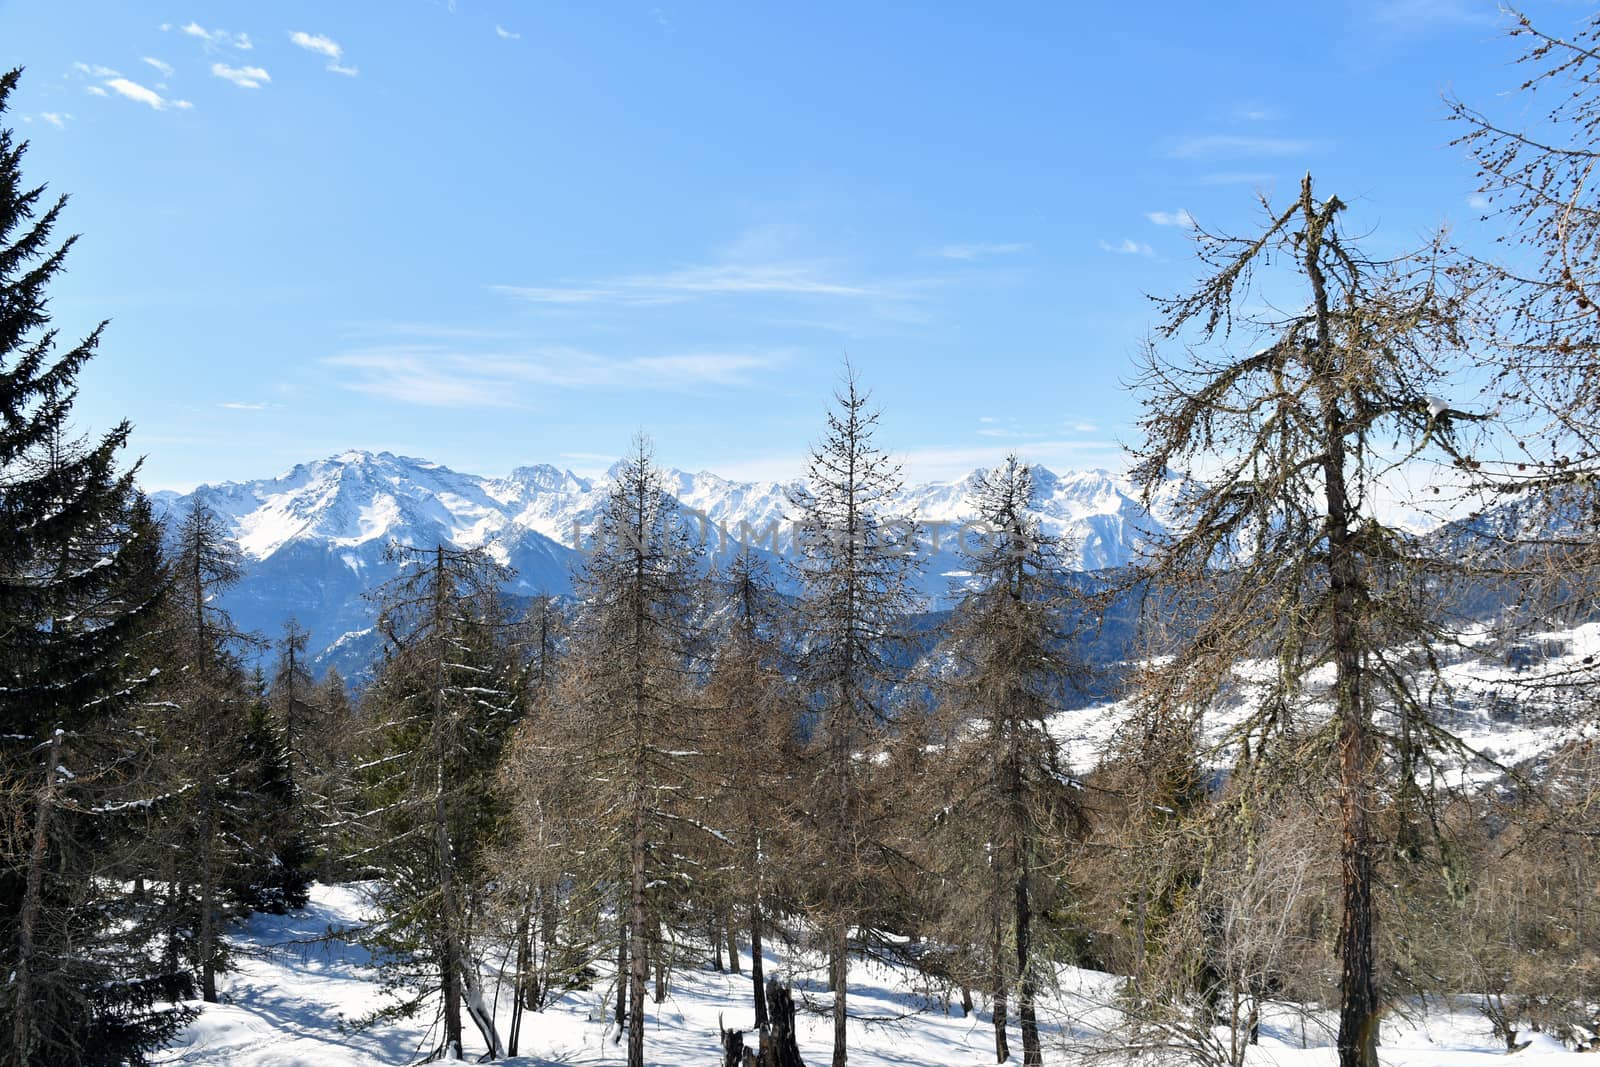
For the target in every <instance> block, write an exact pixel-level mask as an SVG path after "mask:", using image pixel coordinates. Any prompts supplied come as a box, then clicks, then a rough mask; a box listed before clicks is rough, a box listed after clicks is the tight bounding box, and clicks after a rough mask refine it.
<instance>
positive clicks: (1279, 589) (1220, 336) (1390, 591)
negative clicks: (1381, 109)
mask: <svg viewBox="0 0 1600 1067" xmlns="http://www.w3.org/2000/svg"><path fill="white" fill-rule="evenodd" d="M1343 209H1344V204H1343V202H1342V201H1340V200H1338V199H1337V198H1329V199H1326V200H1322V199H1318V198H1317V197H1316V196H1315V195H1314V193H1313V190H1312V184H1311V178H1310V176H1309V175H1308V176H1307V177H1306V179H1305V181H1304V182H1303V183H1302V185H1301V188H1300V193H1299V196H1298V197H1297V198H1296V199H1295V200H1294V201H1293V202H1292V203H1291V204H1289V205H1288V206H1287V207H1285V208H1283V209H1282V210H1279V211H1274V212H1272V213H1270V215H1269V222H1268V225H1267V226H1266V228H1265V229H1264V231H1263V232H1262V233H1260V234H1258V235H1254V236H1251V237H1247V238H1225V237H1219V236H1214V235H1210V234H1207V233H1205V232H1204V231H1201V232H1200V233H1199V235H1198V237H1197V240H1198V242H1199V246H1200V254H1201V258H1202V260H1203V262H1204V263H1205V264H1206V265H1207V266H1208V267H1209V268H1211V269H1212V270H1213V271H1214V273H1213V274H1212V275H1211V276H1210V277H1209V278H1207V279H1205V280H1204V281H1203V282H1202V283H1201V285H1200V286H1199V287H1198V288H1197V289H1196V290H1195V291H1194V292H1193V293H1190V294H1188V295H1185V296H1181V297H1178V298H1174V299H1170V300H1165V301H1162V302H1161V303H1160V306H1161V308H1162V310H1163V312H1164V316H1165V322H1164V326H1163V330H1162V334H1163V336H1166V337H1175V336H1178V335H1180V334H1182V333H1184V331H1186V330H1188V331H1191V332H1190V333H1188V334H1185V338H1186V340H1190V341H1191V342H1192V343H1190V344H1189V345H1187V346H1186V348H1185V351H1186V353H1187V354H1186V356H1185V357H1184V358H1180V359H1176V360H1169V359H1165V358H1163V357H1162V356H1161V355H1160V353H1159V352H1157V351H1155V350H1152V351H1151V352H1150V353H1149V354H1148V357H1147V360H1146V364H1145V368H1144V372H1143V375H1142V377H1141V378H1140V379H1139V381H1138V382H1137V383H1136V387H1137V388H1138V389H1139V390H1140V392H1141V399H1142V402H1143V404H1144V407H1145V415H1144V417H1143V419H1142V422H1141V426H1142V429H1143V432H1144V438H1145V441H1144V444H1143V446H1142V447H1141V448H1140V449H1139V450H1138V451H1137V452H1136V456H1137V465H1136V467H1135V470H1134V476H1135V478H1136V479H1137V480H1138V481H1139V482H1140V483H1141V484H1142V486H1143V491H1144V495H1145V500H1146V502H1147V504H1148V503H1150V502H1151V501H1152V500H1153V498H1154V496H1155V494H1156V493H1157V492H1158V491H1159V490H1160V488H1161V486H1162V484H1163V482H1164V481H1165V480H1166V478H1167V477H1168V475H1169V472H1171V471H1179V472H1186V473H1189V474H1191V475H1193V476H1195V477H1197V478H1199V479H1200V482H1199V484H1198V487H1197V489H1196V491H1195V492H1193V493H1191V494H1189V495H1188V496H1187V497H1186V498H1185V499H1184V500H1182V502H1181V505H1180V507H1181V512H1180V515H1179V518H1178V521H1177V523H1176V524H1175V527H1174V528H1175V532H1174V533H1173V534H1172V536H1171V537H1170V538H1169V539H1168V540H1167V541H1166V542H1165V543H1163V544H1162V545H1161V546H1160V547H1159V551H1158V552H1157V553H1156V554H1155V558H1154V560H1153V561H1152V563H1151V571H1152V573H1153V575H1154V576H1155V579H1156V581H1157V582H1158V583H1159V585H1160V588H1161V589H1163V590H1164V591H1165V594H1166V595H1167V596H1168V597H1170V599H1168V600H1166V601H1164V602H1163V603H1164V605H1165V606H1166V607H1168V608H1169V609H1171V610H1175V611H1177V612H1178V613H1179V615H1180V616H1181V617H1182V618H1184V619H1185V620H1188V621H1190V622H1191V623H1192V624H1193V629H1192V632H1191V634H1189V635H1188V636H1187V637H1186V638H1185V639H1184V640H1182V641H1180V642H1179V644H1178V647H1177V648H1176V649H1175V650H1174V654H1173V655H1172V656H1171V657H1170V658H1169V659H1167V660H1165V661H1164V662H1162V663H1161V664H1160V665H1159V666H1158V667H1157V668H1155V669H1152V670H1150V671H1149V672H1147V674H1146V682H1147V688H1146V692H1145V695H1144V699H1145V700H1146V701H1148V702H1150V703H1152V704H1155V705H1159V706H1164V707H1167V708H1171V709H1205V708H1208V707H1210V706H1212V704H1213V703H1214V702H1215V701H1217V700H1218V698H1219V697H1220V696H1222V695H1223V694H1224V693H1225V692H1226V691H1227V690H1228V688H1229V687H1230V686H1231V685H1232V684H1233V674H1232V672H1233V669H1234V667H1235V665H1236V664H1238V663H1241V662H1242V661H1245V660H1248V659H1251V658H1257V657H1259V658H1263V659H1264V660H1265V661H1266V662H1267V663H1268V664H1270V665H1271V674H1270V677H1269V678H1268V679H1266V681H1265V682H1264V684H1262V685H1261V686H1260V689H1259V692H1258V695H1255V696H1253V697H1252V710H1251V713H1250V715H1249V716H1248V718H1247V719H1246V720H1245V722H1244V723H1243V724H1242V725H1241V726H1239V727H1238V729H1237V730H1236V731H1235V733H1234V734H1233V736H1232V740H1233V742H1234V745H1235V748H1234V751H1235V752H1236V753H1237V766H1236V771H1235V776H1236V778H1237V779H1238V781H1239V782H1241V783H1249V788H1250V789H1251V790H1252V791H1253V792H1251V793H1247V794H1246V795H1252V796H1254V797H1255V798H1257V799H1262V798H1263V797H1264V796H1265V795H1266V792H1265V791H1266V790H1267V789H1268V788H1269V787H1270V786H1271V783H1272V781H1273V776H1272V775H1273V771H1274V769H1281V768H1282V766H1283V764H1284V763H1285V762H1286V761H1287V760H1288V758H1289V755H1290V754H1291V753H1296V752H1299V751H1301V750H1300V748H1299V746H1301V745H1304V744H1306V743H1310V742H1311V738H1310V737H1308V736H1307V735H1308V734H1309V733H1310V731H1311V729H1312V725H1313V716H1314V714H1315V713H1314V712H1313V711H1312V710H1311V708H1312V707H1314V706H1315V705H1310V706H1308V704H1310V702H1311V701H1312V700H1315V699H1323V700H1326V701H1327V704H1328V705H1331V708H1332V716H1331V722H1328V723H1327V725H1326V728H1325V729H1323V730H1321V732H1320V733H1317V734H1315V735H1314V736H1315V738H1316V742H1315V743H1319V744H1320V747H1319V748H1317V752H1318V753H1319V754H1320V756H1321V757H1322V760H1323V762H1322V764H1321V765H1322V767H1323V768H1324V769H1325V771H1326V773H1327V774H1328V777H1329V779H1330V782H1329V797H1330V799H1331V801H1332V802H1333V803H1334V804H1335V805H1336V808H1337V811H1338V813H1339V818H1338V821H1339V825H1340V828H1341V842H1340V845H1339V855H1340V859H1341V875H1340V880H1341V903H1342V909H1341V922H1340V929H1339V935H1338V948H1339V951H1338V956H1339V960H1340V965H1341V976H1340V1011H1339V1033H1338V1041H1337V1044H1338V1050H1339V1060H1340V1064H1341V1067H1375V1064H1376V1062H1377V1060H1376V1041H1377V1031H1378V1019H1379V1012H1380V1006H1381V1001H1380V997H1381V995H1382V992H1381V990H1380V989H1379V986H1378V980H1377V979H1378V968H1377V961H1376V958H1375V955H1374V952H1375V949H1374V939H1373V932H1374V928H1375V924H1376V917H1377V910H1376V909H1377V900H1376V897H1375V890H1376V889H1377V885H1376V883H1375V877H1374V873H1375V867H1376V864H1377V862H1378V859H1379V849H1378V845H1377V836H1376V835H1377V827H1376V825H1375V820H1376V819H1377V814H1378V811H1379V809H1380V806H1381V805H1382V803H1383V800H1384V797H1385V796H1386V792H1385V787H1384V781H1385V780H1386V779H1387V780H1388V781H1389V782H1390V783H1394V784H1396V786H1397V787H1398V788H1399V790H1400V791H1401V792H1402V793H1403V792H1404V791H1405V789H1406V788H1407V786H1406V783H1407V780H1408V777H1409V775H1410V774H1412V773H1413V767H1414V766H1415V765H1416V762H1415V761H1416V756H1417V752H1418V749H1419V747H1420V746H1422V745H1424V744H1441V743H1442V744H1444V745H1446V746H1447V747H1449V746H1453V745H1454V744H1455V742H1453V741H1452V740H1451V739H1450V738H1449V735H1448V734H1447V733H1446V732H1444V731H1443V730H1442V729H1441V727H1440V724H1439V723H1438V722H1437V721H1435V717H1434V716H1433V715H1431V710H1432V709H1431V708H1430V706H1429V702H1430V697H1429V693H1430V691H1431V690H1430V689H1429V687H1428V685H1427V684H1426V679H1427V677H1428V675H1427V673H1426V671H1427V667H1428V665H1429V664H1431V663H1434V662H1436V661H1435V660H1433V658H1432V656H1431V653H1430V652H1429V650H1430V649H1431V647H1432V646H1434V645H1435V644H1437V643H1438V642H1441V641H1446V640H1448V639H1449V635H1448V632H1447V629H1448V612H1447V609H1446V606H1445V598H1444V596H1443V595H1442V594H1443V592H1444V587H1445V586H1446V585H1447V584H1448V581H1449V579H1450V577H1451V575H1452V574H1453V568H1451V567H1450V566H1449V565H1448V564H1447V563H1446V562H1445V561H1443V560H1440V559H1438V558H1437V557H1436V556H1435V555H1433V554H1432V553H1430V552H1429V551H1428V550H1427V548H1426V545H1425V544H1424V543H1422V542H1419V541H1417V540H1416V539H1413V538H1411V537H1409V536H1408V535H1407V534H1406V533H1405V532H1404V531H1400V530H1396V529H1394V528H1392V527H1390V526H1387V525H1385V523H1384V521H1383V516H1382V514H1381V513H1380V512H1379V511H1378V509H1377V507H1376V501H1377V499H1378V498H1379V495H1380V493H1381V490H1382V487H1383V484H1384V478H1385V477H1386V475H1387V474H1388V473H1389V472H1391V471H1392V470H1394V469H1395V466H1396V465H1397V464H1400V463H1404V462H1408V461H1412V460H1414V459H1416V458H1417V457H1419V456H1420V457H1426V458H1430V459H1432V460H1434V461H1435V462H1442V463H1446V464H1451V463H1453V464H1457V465H1459V466H1463V467H1465V466H1470V465H1471V460H1470V457H1468V456H1467V455H1466V454H1465V453H1464V451H1463V449H1462V448H1461V447H1460V446H1459V445H1458V443H1457V431H1458V430H1459V429H1460V427H1461V426H1462V425H1463V423H1464V422H1465V421H1466V420H1467V419H1469V418H1470V417H1471V416H1468V415H1466V414H1465V413H1464V412H1462V411H1460V410H1457V409H1455V408H1453V407H1451V406H1450V404H1449V403H1448V402H1447V401H1443V400H1440V399H1439V394H1440V393H1443V392H1445V391H1446V389H1447V387H1448V384H1449V378H1448V374H1449V365H1448V363H1447V362H1446V360H1447V357H1448V354H1449V353H1452V352H1457V351H1459V350H1460V349H1461V348H1462V347H1463V341H1462V336H1461V332H1460V324H1461V323H1462V321H1463V307H1462V303H1461V301H1462V299H1463V294H1462V293H1461V292H1459V291H1457V290H1455V289H1452V288H1450V287H1449V286H1447V285H1446V284H1445V279H1444V275H1443V273H1442V269H1441V262H1440V260H1441V256H1442V252H1441V251H1440V249H1439V248H1438V247H1437V246H1434V247H1431V248H1429V249H1426V250H1424V251H1423V252H1422V253H1420V254H1418V255H1415V256H1411V257H1405V258H1401V259H1399V260H1395V261H1389V262H1379V261H1374V260H1371V259H1369V258H1367V257H1365V256H1363V255H1362V254H1361V252H1360V250H1359V248H1358V247H1357V246H1356V245H1355V243H1354V242H1352V241H1350V240H1348V239H1347V238H1345V237H1344V235H1343V234H1342V233H1341V232H1340V231H1339V229H1338V225H1337V222H1338V216H1339V213H1340V212H1341V211H1342V210H1343ZM1269 263H1271V264H1274V265H1281V268H1282V273H1281V274H1274V273H1273V272H1272V271H1271V270H1270V269H1269ZM1258 274H1260V275H1261V276H1262V277H1260V278H1259V279H1258V278H1257V275H1258ZM1257 281H1259V282H1261V283H1263V284H1264V283H1266V282H1268V281H1271V282H1272V283H1273V285H1274V286H1288V285H1293V286H1295V287H1296V288H1298V289H1300V291H1301V292H1303V294H1304V296H1303V300H1304V310H1302V311H1299V312H1292V313H1282V314H1275V313H1273V312H1270V311H1268V312H1263V313H1257V314H1252V309H1253V308H1254V307H1256V306H1259V304H1252V303H1251V301H1252V300H1254V299H1255V293H1256V290H1254V289H1253V288H1252V284H1253V283H1255V282H1257ZM1274 291H1275V292H1276V291H1277V290H1276V289H1274ZM1273 302H1277V303H1282V302H1283V298H1282V297H1281V296H1280V297H1279V298H1278V299H1277V300H1276V301H1273ZM1295 303H1296V305H1297V306H1298V304H1299V301H1298V300H1297V301H1295ZM1234 341H1237V342H1242V344H1243V345H1245V346H1248V347H1247V348H1246V349H1245V351H1246V352H1247V353H1248V354H1237V353H1236V352H1235V351H1233V345H1232V344H1231V343H1230V342H1234ZM1419 649H1421V650H1422V651H1421V652H1418V650H1419ZM1324 667H1325V668H1326V669H1327V670H1328V671H1329V672H1330V673H1331V676H1332V683H1331V685H1330V686H1329V687H1328V689H1327V690H1326V691H1325V692H1324V691H1321V690H1320V688H1319V687H1315V686H1313V685H1312V677H1313V672H1314V671H1316V670H1318V669H1319V668H1324ZM1325 706H1326V705H1325Z"/></svg>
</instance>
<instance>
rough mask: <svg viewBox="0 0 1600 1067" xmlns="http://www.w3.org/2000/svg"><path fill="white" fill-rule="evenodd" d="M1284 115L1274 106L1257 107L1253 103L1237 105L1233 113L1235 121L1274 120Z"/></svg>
mask: <svg viewBox="0 0 1600 1067" xmlns="http://www.w3.org/2000/svg"><path fill="white" fill-rule="evenodd" d="M1282 117H1283V116H1282V114H1280V113H1279V112H1278V111H1276V110H1274V109H1273V108H1270V107H1257V106H1255V105H1253V104H1247V105H1244V106H1242V107H1236V108H1234V109H1233V114H1232V118H1233V120H1234V121H1235V122H1272V121H1274V120H1275V119H1280V118H1282Z"/></svg>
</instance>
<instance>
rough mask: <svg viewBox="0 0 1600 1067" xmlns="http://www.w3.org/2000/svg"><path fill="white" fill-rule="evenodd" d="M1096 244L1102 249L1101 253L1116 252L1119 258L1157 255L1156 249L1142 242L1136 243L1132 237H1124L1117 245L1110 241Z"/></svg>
mask: <svg viewBox="0 0 1600 1067" xmlns="http://www.w3.org/2000/svg"><path fill="white" fill-rule="evenodd" d="M1095 243H1096V244H1097V245H1098V246H1099V247H1100V251H1102V252H1115V253H1116V254H1117V255H1119V256H1153V255H1155V254H1156V253H1155V249H1153V248H1151V247H1150V246H1149V245H1147V244H1144V243H1142V242H1140V241H1135V240H1133V239H1132V238H1131V237H1124V238H1123V239H1122V240H1121V241H1118V242H1117V243H1116V244H1112V243H1111V242H1110V241H1096V242H1095Z"/></svg>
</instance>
